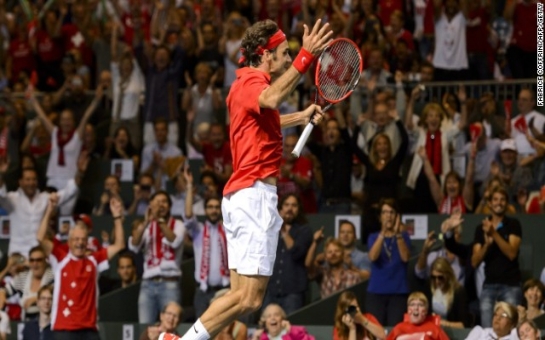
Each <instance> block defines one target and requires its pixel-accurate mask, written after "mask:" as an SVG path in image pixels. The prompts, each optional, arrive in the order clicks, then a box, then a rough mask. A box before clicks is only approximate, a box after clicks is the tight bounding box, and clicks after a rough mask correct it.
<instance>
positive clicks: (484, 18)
mask: <svg viewBox="0 0 545 340" xmlns="http://www.w3.org/2000/svg"><path fill="white" fill-rule="evenodd" d="M468 17H469V18H468V20H467V21H472V20H475V19H477V18H479V19H480V20H481V23H480V24H479V25H477V26H472V27H469V26H467V27H466V46H467V52H468V53H486V51H487V46H488V45H489V44H488V43H487V41H488V29H487V27H488V20H489V16H488V14H487V13H486V11H485V10H484V8H477V9H476V10H474V11H471V12H469V14H468Z"/></svg>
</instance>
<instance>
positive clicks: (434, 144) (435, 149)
mask: <svg viewBox="0 0 545 340" xmlns="http://www.w3.org/2000/svg"><path fill="white" fill-rule="evenodd" d="M432 136H433V138H432ZM426 154H427V155H428V159H429V160H430V163H431V167H432V168H433V173H434V174H436V175H440V174H441V173H442V168H443V159H442V156H441V131H440V130H437V131H435V132H434V133H431V132H429V131H428V132H427V133H426Z"/></svg>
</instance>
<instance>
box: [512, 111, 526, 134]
mask: <svg viewBox="0 0 545 340" xmlns="http://www.w3.org/2000/svg"><path fill="white" fill-rule="evenodd" d="M514 126H515V129H517V130H519V131H520V132H522V133H524V134H526V133H527V132H528V125H527V124H526V119H524V116H523V115H520V116H519V117H518V118H517V119H516V120H515V124H514Z"/></svg>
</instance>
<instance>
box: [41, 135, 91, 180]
mask: <svg viewBox="0 0 545 340" xmlns="http://www.w3.org/2000/svg"><path fill="white" fill-rule="evenodd" d="M58 133H59V128H58V127H55V128H54V129H53V133H52V134H51V154H50V155H49V162H48V163H47V185H48V186H53V187H55V188H57V189H62V188H64V185H63V183H64V184H66V182H68V180H69V179H72V178H74V177H75V176H76V173H77V172H78V165H77V163H78V157H79V153H80V151H81V145H82V143H83V142H82V140H81V137H80V136H79V135H78V133H77V131H75V132H74V135H73V136H72V139H70V141H69V142H68V143H66V145H65V146H64V165H59V144H58V143H57V134H58Z"/></svg>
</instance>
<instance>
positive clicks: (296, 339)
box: [252, 303, 314, 340]
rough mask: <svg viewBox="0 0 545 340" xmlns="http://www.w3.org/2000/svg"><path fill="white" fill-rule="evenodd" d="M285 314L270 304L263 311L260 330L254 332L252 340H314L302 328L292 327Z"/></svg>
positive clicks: (278, 307)
mask: <svg viewBox="0 0 545 340" xmlns="http://www.w3.org/2000/svg"><path fill="white" fill-rule="evenodd" d="M286 318H287V316H286V312H284V310H283V309H282V307H280V306H279V305H277V304H276V303H271V304H269V305H268V306H267V307H265V309H264V310H263V313H262V314H261V318H260V320H259V325H260V326H261V329H258V330H257V331H255V332H254V335H253V337H252V340H280V339H281V340H314V337H313V336H312V335H310V334H308V333H307V330H306V329H305V327H303V326H293V325H291V324H290V322H289V321H288V320H287V319H286Z"/></svg>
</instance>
